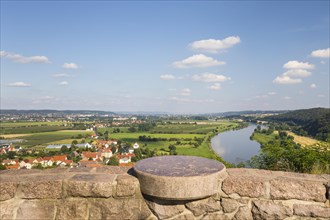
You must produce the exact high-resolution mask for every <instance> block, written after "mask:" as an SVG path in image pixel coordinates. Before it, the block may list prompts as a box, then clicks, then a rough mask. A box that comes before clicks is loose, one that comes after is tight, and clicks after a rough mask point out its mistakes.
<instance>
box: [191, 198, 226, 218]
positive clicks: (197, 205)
mask: <svg viewBox="0 0 330 220" xmlns="http://www.w3.org/2000/svg"><path fill="white" fill-rule="evenodd" d="M186 207H187V208H188V209H189V210H190V211H191V212H192V213H193V214H194V215H195V216H199V215H203V214H205V213H210V212H216V211H220V210H221V206H220V202H219V201H216V200H214V199H212V198H208V199H203V200H197V201H193V202H189V203H187V204H186Z"/></svg>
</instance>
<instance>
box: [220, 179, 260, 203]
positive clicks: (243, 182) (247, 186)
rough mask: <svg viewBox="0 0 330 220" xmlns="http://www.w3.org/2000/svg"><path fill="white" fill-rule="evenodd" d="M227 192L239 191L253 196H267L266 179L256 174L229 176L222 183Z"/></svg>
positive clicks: (240, 193) (243, 194)
mask: <svg viewBox="0 0 330 220" xmlns="http://www.w3.org/2000/svg"><path fill="white" fill-rule="evenodd" d="M222 190H223V191H224V192H225V193H226V194H232V193H237V194H238V195H240V196H247V197H251V198H259V197H266V185H265V180H264V179H262V178H259V177H255V176H231V175H230V176H229V177H228V178H227V179H225V180H224V181H223V183H222Z"/></svg>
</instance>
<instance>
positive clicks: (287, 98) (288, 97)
mask: <svg viewBox="0 0 330 220" xmlns="http://www.w3.org/2000/svg"><path fill="white" fill-rule="evenodd" d="M283 99H285V100H290V99H292V98H291V97H290V96H285V97H283Z"/></svg>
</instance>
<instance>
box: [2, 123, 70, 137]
mask: <svg viewBox="0 0 330 220" xmlns="http://www.w3.org/2000/svg"><path fill="white" fill-rule="evenodd" d="M71 126H72V125H71V124H67V123H66V122H62V121H54V122H29V121H27V122H1V123H0V135H5V134H29V133H39V132H50V131H60V130H64V129H69V128H71Z"/></svg>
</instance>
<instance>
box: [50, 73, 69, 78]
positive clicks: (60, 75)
mask: <svg viewBox="0 0 330 220" xmlns="http://www.w3.org/2000/svg"><path fill="white" fill-rule="evenodd" d="M53 77H69V74H66V73H56V74H54V75H53Z"/></svg>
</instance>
